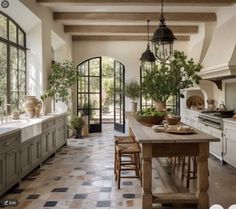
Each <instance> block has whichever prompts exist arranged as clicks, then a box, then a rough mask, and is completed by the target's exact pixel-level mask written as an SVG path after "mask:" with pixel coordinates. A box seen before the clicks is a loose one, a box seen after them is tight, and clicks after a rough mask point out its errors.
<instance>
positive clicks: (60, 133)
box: [55, 126, 66, 148]
mask: <svg viewBox="0 0 236 209" xmlns="http://www.w3.org/2000/svg"><path fill="white" fill-rule="evenodd" d="M65 131H66V129H65V126H61V127H58V128H57V129H56V134H55V136H56V147H57V148H58V147H60V146H62V145H63V144H64V142H65Z"/></svg>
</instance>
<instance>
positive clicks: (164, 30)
mask: <svg viewBox="0 0 236 209" xmlns="http://www.w3.org/2000/svg"><path fill="white" fill-rule="evenodd" d="M174 40H176V38H175V36H174V34H173V32H172V31H171V29H169V28H168V27H167V25H166V23H165V17H164V13H163V0H161V16H160V25H159V27H158V28H157V29H156V31H155V32H154V34H153V37H152V40H151V41H152V44H153V50H154V53H155V56H156V58H157V59H158V60H159V61H160V62H166V61H167V60H168V59H169V58H170V57H171V56H172V54H173V43H174Z"/></svg>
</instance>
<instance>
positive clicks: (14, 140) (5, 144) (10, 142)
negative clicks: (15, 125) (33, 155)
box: [0, 134, 19, 151]
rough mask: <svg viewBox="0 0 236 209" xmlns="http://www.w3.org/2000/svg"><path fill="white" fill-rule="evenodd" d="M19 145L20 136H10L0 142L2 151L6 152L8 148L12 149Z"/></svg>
mask: <svg viewBox="0 0 236 209" xmlns="http://www.w3.org/2000/svg"><path fill="white" fill-rule="evenodd" d="M18 143H19V134H13V135H9V136H7V137H5V138H3V139H1V140H0V151H6V149H8V148H12V147H14V146H16V145H18Z"/></svg>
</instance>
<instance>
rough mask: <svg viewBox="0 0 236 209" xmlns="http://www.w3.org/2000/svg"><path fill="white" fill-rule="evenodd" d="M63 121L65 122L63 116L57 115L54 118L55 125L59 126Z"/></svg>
mask: <svg viewBox="0 0 236 209" xmlns="http://www.w3.org/2000/svg"><path fill="white" fill-rule="evenodd" d="M65 123H66V118H65V117H59V118H56V120H55V124H56V126H61V125H63V124H65Z"/></svg>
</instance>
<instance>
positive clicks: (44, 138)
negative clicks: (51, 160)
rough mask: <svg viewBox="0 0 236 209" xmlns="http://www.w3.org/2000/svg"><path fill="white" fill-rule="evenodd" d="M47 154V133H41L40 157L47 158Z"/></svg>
mask: <svg viewBox="0 0 236 209" xmlns="http://www.w3.org/2000/svg"><path fill="white" fill-rule="evenodd" d="M47 156H48V133H47V132H46V133H43V134H42V139H41V157H42V159H45V158H47Z"/></svg>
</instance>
